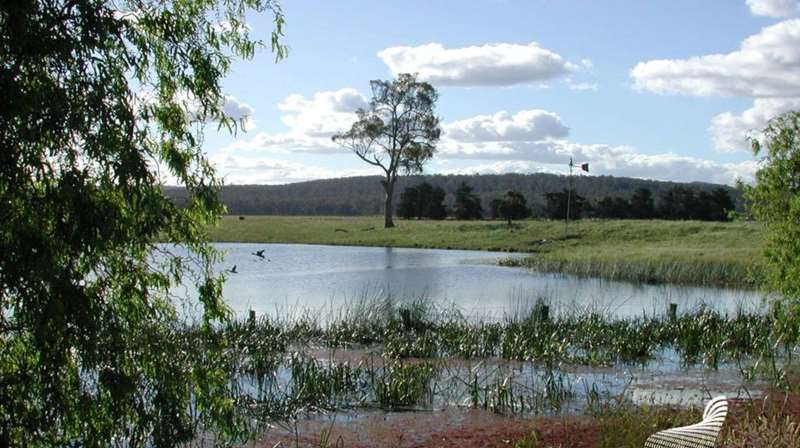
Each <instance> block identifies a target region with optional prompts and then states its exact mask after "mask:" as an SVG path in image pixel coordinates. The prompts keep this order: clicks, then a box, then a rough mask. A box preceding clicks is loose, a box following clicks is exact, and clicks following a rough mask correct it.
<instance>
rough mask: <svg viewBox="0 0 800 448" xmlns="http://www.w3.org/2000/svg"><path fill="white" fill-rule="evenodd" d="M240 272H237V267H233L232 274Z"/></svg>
mask: <svg viewBox="0 0 800 448" xmlns="http://www.w3.org/2000/svg"><path fill="white" fill-rule="evenodd" d="M238 273H239V272H237V271H236V265H233V267H232V268H231V274H238Z"/></svg>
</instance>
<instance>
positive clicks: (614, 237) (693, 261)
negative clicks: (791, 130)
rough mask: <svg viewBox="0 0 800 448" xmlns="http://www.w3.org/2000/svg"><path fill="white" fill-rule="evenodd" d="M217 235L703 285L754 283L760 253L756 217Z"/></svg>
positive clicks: (217, 236)
mask: <svg viewBox="0 0 800 448" xmlns="http://www.w3.org/2000/svg"><path fill="white" fill-rule="evenodd" d="M210 237H211V239H212V240H214V241H220V242H265V243H307V244H338V245H360V246H392V247H419V248H439V249H473V250H497V251H509V252H525V253H531V254H532V256H531V257H528V258H526V259H524V260H517V261H514V262H513V263H514V264H517V265H523V266H527V267H530V268H532V269H534V270H538V271H543V272H562V273H568V274H575V275H586V276H597V277H605V278H611V279H618V280H632V281H643V282H650V283H660V282H669V283H687V284H699V285H727V286H736V287H748V286H753V285H754V280H753V276H752V275H751V274H752V273H753V272H755V271H757V270H756V269H754V266H756V265H757V264H758V263H759V262H760V260H761V253H762V236H761V229H760V226H759V225H758V224H756V223H743V222H733V223H717V222H696V221H638V220H610V221H599V220H584V221H579V222H576V223H574V224H572V225H571V226H570V236H569V238H564V223H563V222H557V221H522V222H519V223H514V224H513V225H512V226H511V227H508V226H506V225H505V223H502V222H493V221H404V220H398V221H397V227H396V228H394V229H383V228H382V218H381V217H287V216H247V217H245V219H240V218H239V217H236V216H226V217H224V218H223V219H222V221H221V223H220V225H219V226H218V227H216V228H214V229H212V230H211V232H210Z"/></svg>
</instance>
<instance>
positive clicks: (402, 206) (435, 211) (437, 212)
mask: <svg viewBox="0 0 800 448" xmlns="http://www.w3.org/2000/svg"><path fill="white" fill-rule="evenodd" d="M445 195H446V193H445V192H444V190H443V189H442V188H440V187H433V186H431V184H429V183H427V182H423V183H421V184H419V185H416V186H413V187H407V188H406V189H405V191H403V192H402V193H400V203H399V204H398V205H397V214H398V215H400V216H401V217H403V218H405V219H411V218H417V219H422V218H428V219H444V218H446V217H447V208H446V207H445V205H444V198H445Z"/></svg>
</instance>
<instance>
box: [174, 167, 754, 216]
mask: <svg viewBox="0 0 800 448" xmlns="http://www.w3.org/2000/svg"><path fill="white" fill-rule="evenodd" d="M380 181H381V178H380V177H378V176H360V177H347V178H341V179H322V180H315V181H309V182H298V183H292V184H286V185H225V186H224V187H222V190H221V191H220V198H221V199H222V202H223V203H224V204H225V205H226V206H227V208H228V213H230V214H234V215H338V216H357V215H380V214H382V212H383V206H384V202H385V201H384V200H385V198H384V197H383V191H382V189H381V188H380ZM423 182H427V183H429V184H430V185H431V186H432V187H434V188H440V189H442V190H444V192H445V193H446V195H445V199H444V204H445V206H446V207H447V209H448V210H449V214H450V215H451V216H455V209H456V208H459V207H458V206H457V205H456V190H458V188H459V186H461V184H462V183H466V184H467V185H468V186H469V187H470V188H471V194H472V195H473V196H474V197H478V198H480V204H481V206H482V207H481V208H482V210H483V216H484V218H491V217H494V218H497V219H502V217H500V216H499V215H497V214H493V212H492V202H493V201H495V200H498V199H499V198H503V197H504V196H505V194H506V192H508V191H509V190H511V191H516V192H518V193H520V194H522V195H523V196H524V197H525V198H526V199H527V204H526V206H527V207H528V208H529V209H530V213H531V215H532V216H537V217H545V216H547V215H548V213H547V208H548V203H547V199H546V196H545V194H546V193H552V192H563V188H564V187H565V186H566V185H567V179H566V177H565V176H560V175H556V174H546V173H535V174H488V175H461V174H459V175H455V174H454V175H424V176H423V175H420V176H417V175H414V176H402V177H400V178H399V179H398V180H397V185H396V188H395V190H394V194H396V195H397V197H396V198H395V204H396V205H397V204H399V202H400V195H401V194H402V192H404V191H405V188H407V187H411V186H416V185H419V184H421V183H423ZM573 186H574V189H575V191H576V192H578V194H579V195H580V196H581V197H584V198H585V199H586V200H587V201H589V203H590V204H591V205H594V204H596V202H597V201H598V200H600V199H602V198H604V197H611V198H617V197H619V198H622V199H625V200H631V198H632V196H633V194H634V193H635V192H636V190H637V189H640V188H646V189H648V190H650V191H651V192H652V197H653V198H654V200H655V201H656V202H658V201H659V198H660V197H661V195H662V194H663V193H664V192H666V191H668V190H670V189H672V188H674V187H677V186H683V187H686V188H690V189H692V190H694V191H695V195H696V196H698V195H699V192H701V191H705V192H707V193H710V192H711V191H712V190H713V189H715V188H723V189H724V190H725V191H727V192H728V194H729V195H730V197H731V198H732V199H733V201H734V204H736V205H737V206H738V205H739V204H740V194H739V192H738V191H737V190H734V189H732V188H730V187H723V186H720V185H715V184H707V183H691V184H682V183H675V182H662V181H655V180H647V179H634V178H628V177H613V176H575V177H574V178H573ZM164 193H165V194H166V195H167V196H169V197H170V198H172V199H173V200H174V201H175V202H177V203H178V204H186V202H187V200H188V195H187V194H186V191H185V190H184V189H182V188H178V187H165V189H164ZM573 200H575V197H573ZM395 210H397V209H396V208H395ZM582 216H586V217H589V216H590V214H589V213H588V211H586V210H582Z"/></svg>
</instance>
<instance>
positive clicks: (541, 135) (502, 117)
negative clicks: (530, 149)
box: [442, 109, 569, 142]
mask: <svg viewBox="0 0 800 448" xmlns="http://www.w3.org/2000/svg"><path fill="white" fill-rule="evenodd" d="M442 128H443V130H444V135H445V137H446V138H450V139H453V140H458V141H466V142H481V141H519V140H528V141H538V140H545V139H548V138H561V137H566V136H567V134H568V133H569V128H567V127H566V126H564V124H563V123H562V122H561V117H559V116H558V115H557V114H555V113H553V112H548V111H545V110H540V109H533V110H523V111H519V112H517V113H516V114H514V115H510V114H509V113H508V112H506V111H500V112H497V113H495V114H494V115H477V116H475V117H471V118H467V119H465V120H459V121H454V122H451V123H445V124H444V125H443V126H442Z"/></svg>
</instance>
